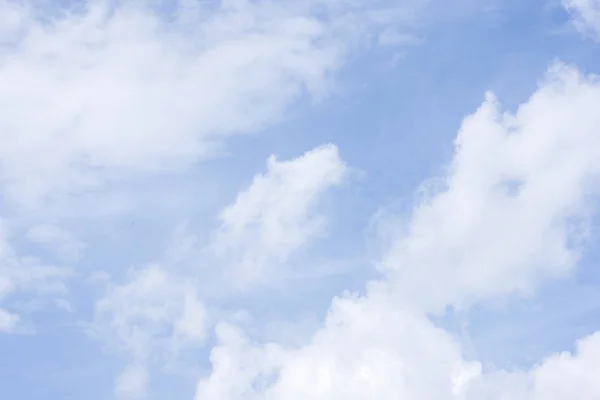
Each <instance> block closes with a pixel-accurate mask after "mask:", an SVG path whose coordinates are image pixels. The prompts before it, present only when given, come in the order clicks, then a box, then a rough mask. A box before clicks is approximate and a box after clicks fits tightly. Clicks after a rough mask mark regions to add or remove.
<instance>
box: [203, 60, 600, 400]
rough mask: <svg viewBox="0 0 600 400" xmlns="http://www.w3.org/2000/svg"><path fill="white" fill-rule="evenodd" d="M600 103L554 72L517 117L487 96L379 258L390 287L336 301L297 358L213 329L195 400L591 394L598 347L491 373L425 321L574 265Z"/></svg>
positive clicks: (290, 351) (559, 68)
mask: <svg viewBox="0 0 600 400" xmlns="http://www.w3.org/2000/svg"><path fill="white" fill-rule="evenodd" d="M599 101H600V84H599V83H598V79H597V78H596V77H595V76H583V75H581V74H580V73H579V72H578V71H577V70H576V69H574V68H572V67H568V66H565V65H560V64H559V65H555V66H553V67H552V68H551V70H550V71H549V73H548V74H547V76H546V79H545V80H544V81H543V84H542V85H541V86H540V88H539V89H538V90H537V91H536V92H535V93H534V94H533V95H532V96H531V98H530V99H529V100H528V101H527V102H525V103H524V104H522V105H521V106H519V108H518V109H517V111H516V112H515V113H508V112H502V111H501V108H500V106H499V104H498V102H497V101H496V100H495V99H494V97H493V95H491V94H489V95H487V97H486V100H485V102H484V103H483V104H482V106H481V107H480V108H479V109H478V110H477V111H476V112H475V113H474V114H473V115H471V116H469V117H467V118H466V119H465V120H464V122H463V126H462V127H461V129H460V131H459V134H458V136H457V140H456V152H455V155H454V158H453V160H452V163H451V164H450V166H449V167H448V173H447V176H446V177H444V178H443V179H442V180H441V182H440V183H439V185H436V187H437V188H436V189H432V190H433V193H429V194H428V195H427V196H426V197H425V199H424V200H423V201H422V202H420V203H419V204H417V205H416V206H415V208H414V210H413V212H412V214H411V217H410V218H409V220H408V221H407V223H406V228H405V229H404V230H403V231H402V233H401V234H400V235H399V237H398V238H397V239H396V240H395V241H394V243H393V245H392V246H391V249H390V251H389V253H388V254H387V255H386V256H385V257H384V260H383V262H382V270H383V271H384V272H385V274H386V279H384V280H383V281H381V282H377V283H372V284H371V285H370V286H369V288H368V290H367V294H366V295H364V296H349V297H344V298H340V299H335V300H334V301H333V303H332V306H331V309H330V311H329V314H328V316H327V318H326V320H325V322H324V325H323V327H322V328H320V329H319V330H317V331H316V332H315V334H314V335H313V337H312V338H311V339H310V341H309V343H307V344H305V345H303V346H300V347H297V348H284V347H281V346H279V345H277V344H273V343H266V344H256V343H252V342H251V341H249V339H248V338H246V337H245V336H244V335H243V334H241V333H240V332H239V331H236V330H235V329H234V328H231V327H229V326H225V327H223V326H221V327H219V329H217V335H218V337H219V339H220V345H219V346H218V347H216V348H215V349H214V350H213V352H212V358H211V360H212V362H213V368H214V369H213V372H212V374H211V375H210V376H208V377H206V378H204V379H203V380H201V381H200V383H199V385H198V391H197V397H196V398H197V399H198V400H200V399H234V398H241V397H246V398H256V399H289V398H292V399H295V398H298V399H328V398H345V399H366V398H378V399H397V398H403V399H415V400H416V399H419V400H421V399H479V398H490V399H507V398H510V399H528V400H529V399H542V398H544V399H545V398H562V397H561V396H565V395H568V394H569V393H570V394H571V395H574V393H577V395H576V397H578V398H590V399H591V398H594V397H597V396H599V395H600V387H598V385H597V384H594V383H593V382H595V380H594V376H595V371H596V370H597V368H598V366H597V365H596V364H597V363H596V362H595V361H594V354H595V353H597V352H598V351H600V346H598V340H597V338H595V336H593V337H590V338H587V339H584V340H583V341H581V342H580V344H579V346H578V351H577V354H576V355H568V354H561V355H557V356H553V357H551V358H550V359H548V360H546V361H545V362H543V363H542V364H540V365H539V366H537V367H535V368H534V369H533V370H532V371H529V372H523V373H517V372H513V373H510V372H501V371H500V372H486V371H483V370H482V366H481V365H480V364H479V363H478V362H477V360H468V359H466V358H465V356H464V354H463V353H464V352H463V350H462V349H461V345H460V343H458V342H456V340H455V338H453V337H452V335H451V334H449V333H448V332H445V331H443V330H441V329H439V328H436V327H434V326H433V325H432V323H431V322H430V321H429V319H428V317H427V313H428V312H431V311H434V312H435V311H441V310H443V309H444V308H445V307H446V306H457V307H468V306H470V305H473V304H475V303H478V302H481V301H484V300H486V299H489V298H494V297H498V296H506V295H509V294H512V293H532V292H533V291H535V289H536V288H537V287H538V285H539V284H541V283H542V282H544V281H545V280H547V279H550V278H556V277H558V276H564V275H565V274H567V273H569V272H570V271H572V269H573V268H574V267H575V266H576V263H577V259H578V255H579V252H580V246H581V244H582V241H583V240H585V237H586V236H585V235H584V234H582V230H583V233H585V229H584V228H585V226H586V221H587V218H589V216H590V212H591V211H592V210H593V207H592V204H593V202H592V201H593V199H594V197H593V196H594V195H595V194H597V189H598V184H599V178H600V163H599V161H598V160H599V159H598V157H597V153H596V151H595V150H594V149H597V148H598V145H599V144H600V143H599V141H600V132H599V131H598V126H600V115H598V114H597V113H590V112H589V110H590V109H591V108H593V107H594V105H595V104H600V103H599ZM558 376H560V379H558V380H556V377H558ZM482 391H484V392H482ZM482 393H485V396H487V397H482V396H483V394H482ZM579 393H581V396H579ZM548 396H553V397H548ZM582 396H583V397H582ZM586 396H587V397H586Z"/></svg>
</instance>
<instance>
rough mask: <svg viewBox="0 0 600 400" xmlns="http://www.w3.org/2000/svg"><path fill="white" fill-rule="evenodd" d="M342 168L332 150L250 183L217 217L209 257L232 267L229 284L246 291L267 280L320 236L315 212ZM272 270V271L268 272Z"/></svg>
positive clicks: (271, 166)
mask: <svg viewBox="0 0 600 400" xmlns="http://www.w3.org/2000/svg"><path fill="white" fill-rule="evenodd" d="M345 176H346V166H345V165H344V163H343V161H342V160H341V159H340V157H339V155H338V150H337V148H336V147H335V146H333V145H326V146H321V147H318V148H316V149H313V150H311V151H308V152H307V153H305V154H304V155H302V156H301V157H298V158H296V159H293V160H289V161H278V160H277V159H276V158H275V157H274V156H271V157H270V158H269V160H268V162H267V172H266V173H265V174H262V175H257V176H255V177H254V180H253V181H252V184H251V185H250V187H248V188H247V189H246V190H244V191H242V192H241V193H240V194H239V195H238V197H237V199H236V200H235V202H234V203H233V204H231V205H230V206H228V207H226V208H225V209H224V210H223V211H222V212H221V215H220V220H221V227H220V228H219V230H218V231H217V232H216V234H215V240H214V243H213V244H212V248H213V251H214V252H215V253H216V254H217V255H218V256H220V258H224V259H225V260H228V259H229V260H230V261H225V262H226V263H230V265H231V267H226V268H227V269H228V271H227V275H228V279H230V280H232V281H235V285H236V286H239V287H244V286H247V285H251V284H252V283H255V282H256V281H258V280H261V279H268V277H269V275H270V274H271V273H272V272H273V271H272V269H276V271H277V270H279V269H280V268H277V267H278V266H281V265H283V264H285V262H286V261H287V259H288V258H289V256H290V255H292V254H293V252H294V251H296V250H298V249H299V248H300V247H301V246H303V245H305V244H307V243H308V242H309V241H310V240H311V239H313V238H315V237H318V236H319V235H321V234H323V233H324V229H325V223H326V221H325V219H324V217H322V216H318V215H314V208H315V207H316V206H317V205H318V201H319V200H320V199H321V197H322V196H323V195H324V194H325V192H326V191H327V189H329V188H331V187H332V186H335V185H339V184H340V183H341V181H342V179H343V178H344V177H345ZM269 269H271V270H269Z"/></svg>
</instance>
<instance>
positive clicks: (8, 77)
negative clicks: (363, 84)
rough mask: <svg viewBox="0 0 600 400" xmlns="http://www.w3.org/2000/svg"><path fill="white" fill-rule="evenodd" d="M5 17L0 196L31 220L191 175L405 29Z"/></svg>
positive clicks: (368, 17)
mask: <svg viewBox="0 0 600 400" xmlns="http://www.w3.org/2000/svg"><path fill="white" fill-rule="evenodd" d="M419 3H420V2H419V1H411V2H407V3H406V5H402V6H401V7H400V8H401V9H405V8H406V9H412V8H414V7H415V4H417V5H418V4H419ZM0 7H1V8H0V9H1V10H2V12H0V14H2V18H3V19H6V21H5V22H6V24H2V25H3V29H4V30H3V31H2V32H0V33H1V35H2V36H1V38H2V40H4V42H5V43H4V45H2V46H1V47H0V60H2V62H1V63H0V107H1V108H2V109H3V110H4V112H3V113H2V115H1V116H0V140H1V141H2V144H3V145H2V148H1V149H0V170H1V174H0V182H2V184H3V186H4V192H5V194H6V195H7V196H8V197H9V198H10V199H11V200H13V201H14V202H17V203H18V204H21V205H23V204H24V205H29V206H35V205H39V204H41V202H42V201H44V200H45V201H47V200H48V199H49V198H50V199H55V198H57V196H58V197H60V196H61V195H65V194H74V193H79V192H80V191H81V190H89V189H95V188H101V187H103V185H104V184H106V183H107V182H112V181H114V180H117V179H126V178H127V177H132V176H135V175H136V174H137V173H142V172H148V171H165V170H167V171H168V170H173V169H178V168H180V167H184V166H186V165H189V164H190V163H191V162H193V161H196V160H197V159H198V158H199V157H203V156H206V155H207V154H209V153H210V152H211V151H212V149H213V148H214V147H215V146H216V145H218V144H219V142H220V140H221V139H222V138H223V137H226V136H229V135H232V134H239V133H247V132H251V131H255V130H257V129H259V128H261V127H263V126H264V125H265V124H268V123H271V122H274V121H277V120H279V119H281V118H282V116H284V113H285V110H286V109H287V107H288V106H289V105H290V104H291V103H292V102H293V101H294V100H296V99H298V98H299V97H301V96H302V95H303V93H309V95H310V96H312V97H313V98H314V97H321V96H322V95H323V94H325V93H326V92H327V91H328V87H329V84H330V83H331V80H330V78H331V76H332V74H333V73H334V72H335V71H337V70H338V69H339V68H340V67H341V66H342V65H343V61H344V59H345V56H346V54H347V53H348V51H350V49H351V48H352V47H353V46H354V45H356V44H357V43H358V40H359V38H362V37H364V36H365V35H366V36H369V35H370V34H371V31H372V30H374V31H377V30H379V26H383V25H386V26H387V25H389V24H391V23H394V22H396V21H397V19H394V18H392V16H394V17H398V18H399V16H398V15H399V14H398V13H395V14H394V13H390V14H389V15H390V17H388V18H387V19H385V18H381V17H380V16H379V18H378V17H377V16H378V15H379V14H374V13H373V12H372V11H374V10H377V9H378V5H377V4H373V5H370V6H368V7H367V6H364V5H363V4H362V2H360V1H354V0H349V1H341V2H340V1H335V2H329V1H324V0H319V1H309V2H295V1H283V2H271V1H258V2H253V1H252V2H251V1H245V0H242V1H219V2H214V3H211V4H210V5H206V4H205V3H202V2H197V3H196V2H194V1H177V2H175V3H174V5H173V7H174V8H175V9H176V12H175V13H174V17H172V18H171V16H166V15H161V13H160V12H158V11H156V10H155V9H154V8H153V7H152V3H151V2H148V3H145V2H136V1H134V2H115V3H114V4H113V2H111V1H103V0H91V1H86V2H84V3H83V4H80V5H79V6H78V7H77V8H76V9H75V10H74V11H68V10H63V9H60V7H61V6H58V5H54V4H52V5H50V6H48V5H45V6H44V3H42V2H38V1H35V0H30V1H25V2H13V1H9V0H1V1H0ZM53 7H58V9H56V8H53ZM177 10H178V11H177ZM40 15H44V18H42V17H41V16H40ZM49 15H50V17H49ZM402 23H403V24H404V25H406V24H409V23H410V22H407V21H402Z"/></svg>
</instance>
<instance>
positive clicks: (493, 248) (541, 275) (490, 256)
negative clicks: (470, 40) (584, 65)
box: [384, 64, 600, 311]
mask: <svg viewBox="0 0 600 400" xmlns="http://www.w3.org/2000/svg"><path fill="white" fill-rule="evenodd" d="M598 101H600V84H599V83H598V79H597V77H595V76H589V77H585V76H582V75H581V74H580V73H579V72H578V71H577V70H576V69H574V68H572V67H569V66H565V65H562V64H556V65H554V66H553V67H552V68H551V69H550V71H549V72H548V74H547V75H546V77H545V79H544V83H543V84H542V86H541V87H540V88H539V90H538V91H537V92H536V93H535V94H534V95H533V96H531V98H530V99H529V100H528V101H527V102H526V103H524V104H522V105H520V106H519V108H518V110H517V111H516V112H515V113H508V112H503V111H502V109H501V107H500V106H499V104H498V102H497V101H496V99H495V98H494V96H493V95H491V94H489V95H488V96H487V98H486V100H485V102H484V103H483V104H482V105H481V107H480V108H479V109H478V110H477V112H476V113H474V114H473V115H471V116H469V117H467V118H466V119H465V120H464V123H463V125H462V128H461V129H460V131H459V133H458V136H457V138H456V153H455V156H454V159H453V161H452V163H451V164H450V165H449V166H448V168H447V170H448V173H447V175H446V176H445V177H443V178H442V179H440V181H439V182H438V183H437V184H434V185H432V187H431V188H426V189H425V193H426V194H425V199H424V201H423V202H422V203H421V204H419V205H418V206H417V207H416V208H415V210H414V212H413V214H412V217H411V219H410V221H408V222H407V224H406V229H405V233H404V234H403V235H401V237H400V238H399V239H398V240H397V241H396V242H395V244H394V246H393V248H392V250H391V252H390V253H389V254H388V255H387V256H386V259H385V260H384V270H385V271H386V272H387V273H388V274H389V275H390V277H391V279H393V281H394V282H395V285H396V287H397V290H398V292H399V293H401V296H403V297H406V298H407V299H408V300H410V301H413V300H414V301H415V302H417V304H418V306H419V307H424V308H425V309H427V310H429V311H440V310H442V309H443V308H444V307H445V306H446V305H453V306H458V307H461V306H465V305H466V306H468V305H469V304H472V303H474V302H477V301H480V300H485V299H486V298H489V297H494V296H503V295H506V294H510V293H513V292H520V293H524V294H526V293H531V292H533V291H534V290H535V289H536V287H537V286H538V285H539V284H540V283H542V282H543V281H544V280H545V279H547V278H553V277H559V276H564V275H565V274H567V273H569V272H570V271H571V270H572V269H573V268H574V267H575V265H576V263H577V260H578V257H579V253H580V250H581V246H582V245H583V244H584V243H585V240H586V235H587V227H588V225H589V218H590V216H591V214H590V211H591V209H590V206H591V205H592V204H593V203H591V201H592V199H593V198H594V197H593V196H594V195H595V194H597V193H598V189H599V188H600V186H599V184H600V181H599V178H600V159H599V158H598V156H597V154H596V152H595V151H594V149H595V148H597V147H598V146H599V145H600V135H599V134H598V126H599V124H600V115H598V114H597V113H592V112H589V110H590V107H593V105H594V104H598ZM432 275H435V276H437V277H439V279H431V276H432Z"/></svg>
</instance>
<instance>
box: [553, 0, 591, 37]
mask: <svg viewBox="0 0 600 400" xmlns="http://www.w3.org/2000/svg"><path fill="white" fill-rule="evenodd" d="M562 3H563V5H564V7H565V8H566V9H567V10H568V11H569V12H570V13H571V15H572V16H573V19H574V22H575V26H576V27H577V29H578V30H579V31H580V32H582V33H583V34H585V35H590V36H592V37H593V38H595V39H597V40H600V0H562Z"/></svg>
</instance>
